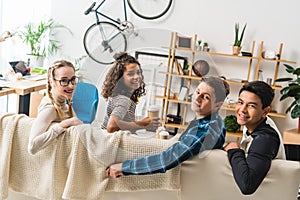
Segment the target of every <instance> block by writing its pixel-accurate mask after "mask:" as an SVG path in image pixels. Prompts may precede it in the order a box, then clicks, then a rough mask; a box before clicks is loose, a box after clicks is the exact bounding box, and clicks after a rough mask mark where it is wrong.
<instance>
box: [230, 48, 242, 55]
mask: <svg viewBox="0 0 300 200" xmlns="http://www.w3.org/2000/svg"><path fill="white" fill-rule="evenodd" d="M241 49H242V47H239V46H233V48H232V54H233V55H239V54H240V52H241Z"/></svg>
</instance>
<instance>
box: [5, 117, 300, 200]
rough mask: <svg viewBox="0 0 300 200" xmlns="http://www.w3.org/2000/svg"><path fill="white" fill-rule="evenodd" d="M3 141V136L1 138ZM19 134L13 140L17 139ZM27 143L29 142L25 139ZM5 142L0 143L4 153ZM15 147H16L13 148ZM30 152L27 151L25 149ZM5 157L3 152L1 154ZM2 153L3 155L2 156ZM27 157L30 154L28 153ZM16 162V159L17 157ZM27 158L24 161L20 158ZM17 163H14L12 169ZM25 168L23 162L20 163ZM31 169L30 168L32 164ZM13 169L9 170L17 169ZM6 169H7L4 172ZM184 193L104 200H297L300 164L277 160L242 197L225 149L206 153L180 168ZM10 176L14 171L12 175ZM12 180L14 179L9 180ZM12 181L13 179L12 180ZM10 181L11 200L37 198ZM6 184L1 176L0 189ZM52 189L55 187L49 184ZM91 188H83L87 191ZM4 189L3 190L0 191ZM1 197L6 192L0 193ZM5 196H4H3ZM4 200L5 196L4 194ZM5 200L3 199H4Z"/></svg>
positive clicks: (118, 195) (108, 195)
mask: <svg viewBox="0 0 300 200" xmlns="http://www.w3.org/2000/svg"><path fill="white" fill-rule="evenodd" d="M9 120H10V119H9V118H5V119H2V121H1V123H0V126H1V127H4V126H6V124H7V123H9ZM31 122H32V119H29V118H28V117H25V118H22V119H21V120H19V122H18V126H20V125H22V124H24V127H28V126H30V125H31ZM3 130H4V129H3V128H2V129H0V136H1V135H3V134H5V133H4V131H3ZM18 135H20V136H22V137H23V138H25V139H26V138H27V137H28V133H27V132H23V133H18ZM0 138H2V136H1V137H0ZM15 138H16V135H15V136H14V138H13V141H14V140H17V139H15ZM24 141H26V140H24ZM2 143H3V141H2V140H0V150H1V151H3V150H4V148H3V145H2ZM12 147H13V148H14V145H13V146H12ZM24 151H26V149H24ZM0 153H1V154H2V153H3V152H0ZM1 154H0V155H1ZM24 155H26V154H24ZM14 159H15V158H14ZM20 159H23V158H20ZM13 164H14V163H10V165H8V166H11V165H13ZM19 165H22V163H19ZM29 166H30V165H29ZM13 169H14V168H13V167H10V169H9V170H13ZM2 170H3V169H2ZM180 170H181V171H180V181H181V191H180V192H178V191H167V190H154V191H138V192H137V191H134V192H118V191H113V192H108V191H106V192H104V200H118V199H120V200H141V199H142V200H153V199H155V200H166V199H167V200H176V199H181V200H194V199H203V200H220V199H224V200H227V199H232V200H242V199H248V200H265V199H272V200H295V199H296V198H297V193H298V186H299V183H300V163H299V162H297V161H286V160H274V161H273V162H272V166H271V169H270V171H269V173H268V174H267V177H266V178H265V179H264V181H263V183H262V184H261V185H260V187H259V188H258V189H257V191H256V192H255V193H254V194H252V195H248V196H246V195H242V194H241V192H240V191H239V189H238V187H237V185H236V183H235V181H234V179H233V176H232V171H231V167H230V165H229V163H228V159H227V155H226V152H224V151H222V150H213V151H206V152H203V153H201V154H199V155H198V156H196V157H194V158H193V159H191V160H189V161H186V162H184V163H183V164H182V166H181V169H180ZM9 173H10V174H11V173H12V172H9ZM9 179H11V177H9ZM10 181H11V180H10ZM10 181H9V188H10V189H9V193H8V198H7V199H9V200H34V199H35V198H34V197H28V196H26V194H23V193H26V191H20V190H19V189H17V190H18V192H15V191H14V190H15V189H16V188H14V187H12V186H11V182H10ZM3 184H4V181H3V177H1V183H0V186H2V185H3ZM48 187H52V185H48ZM85 189H87V188H82V190H85ZM0 190H1V188H0ZM0 192H1V194H3V193H5V191H0ZM0 197H1V196H0ZM2 198H4V196H3V195H2ZM0 199H1V198H0Z"/></svg>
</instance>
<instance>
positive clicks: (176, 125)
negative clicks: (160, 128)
mask: <svg viewBox="0 0 300 200" xmlns="http://www.w3.org/2000/svg"><path fill="white" fill-rule="evenodd" d="M165 126H166V127H172V128H183V129H186V128H187V124H184V125H182V124H174V123H165Z"/></svg>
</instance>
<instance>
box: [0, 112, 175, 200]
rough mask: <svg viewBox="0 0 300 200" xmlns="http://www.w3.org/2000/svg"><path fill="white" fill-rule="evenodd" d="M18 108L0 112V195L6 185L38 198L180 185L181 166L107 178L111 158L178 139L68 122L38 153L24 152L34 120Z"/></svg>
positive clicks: (85, 196) (144, 152) (157, 147)
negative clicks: (14, 111)
mask: <svg viewBox="0 0 300 200" xmlns="http://www.w3.org/2000/svg"><path fill="white" fill-rule="evenodd" d="M33 120H34V119H33V118H29V117H27V116H25V115H20V114H4V115H2V116H0V161H1V162H0V180H1V182H0V198H1V199H5V198H6V197H7V195H8V189H9V188H11V189H13V190H14V191H17V192H21V193H25V194H27V195H29V196H33V197H36V198H40V199H89V200H90V199H97V200H98V199H102V197H103V193H104V192H105V191H141V190H158V189H163V190H174V191H180V167H177V168H174V169H172V170H169V171H168V172H167V173H165V174H155V175H143V176H127V177H122V178H119V179H109V178H107V177H106V176H105V169H106V168H107V166H109V165H110V164H111V163H115V162H120V161H124V160H127V159H132V158H137V157H141V156H145V155H151V154H153V153H158V152H160V151H161V150H162V149H165V148H167V147H168V146H170V145H171V144H173V143H174V142H176V141H172V140H168V141H166V140H159V139H155V138H151V139H141V138H137V137H134V136H132V135H129V134H127V132H125V131H119V132H116V133H114V134H107V133H106V132H104V131H102V130H100V129H99V127H93V126H91V125H87V124H84V125H80V126H77V127H72V128H69V129H68V130H67V131H66V132H65V133H63V134H62V135H61V136H59V137H58V138H57V139H56V140H55V141H53V142H52V143H51V144H50V145H49V146H47V147H46V148H44V149H42V150H41V151H40V152H38V153H37V154H36V155H30V154H28V152H27V144H28V137H29V133H30V129H31V125H32V122H33Z"/></svg>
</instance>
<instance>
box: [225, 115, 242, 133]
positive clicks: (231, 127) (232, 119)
mask: <svg viewBox="0 0 300 200" xmlns="http://www.w3.org/2000/svg"><path fill="white" fill-rule="evenodd" d="M224 123H225V127H226V131H228V132H237V131H238V130H239V128H240V125H239V124H238V123H237V121H236V116H234V115H227V116H226V117H225V119H224Z"/></svg>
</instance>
